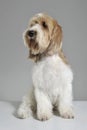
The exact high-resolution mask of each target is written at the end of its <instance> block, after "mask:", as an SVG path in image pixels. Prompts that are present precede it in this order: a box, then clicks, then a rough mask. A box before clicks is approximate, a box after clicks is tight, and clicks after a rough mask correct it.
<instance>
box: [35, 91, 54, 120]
mask: <svg viewBox="0 0 87 130" xmlns="http://www.w3.org/2000/svg"><path fill="white" fill-rule="evenodd" d="M35 97H36V102H37V118H38V119H39V120H42V121H44V120H48V119H50V118H51V116H52V104H51V102H50V100H49V98H48V96H47V95H46V94H45V93H44V92H43V91H42V90H40V89H35Z"/></svg>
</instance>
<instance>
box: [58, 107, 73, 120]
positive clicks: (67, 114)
mask: <svg viewBox="0 0 87 130" xmlns="http://www.w3.org/2000/svg"><path fill="white" fill-rule="evenodd" d="M60 116H61V117H63V118H66V119H70V118H74V112H73V110H72V109H68V110H67V111H61V112H60Z"/></svg>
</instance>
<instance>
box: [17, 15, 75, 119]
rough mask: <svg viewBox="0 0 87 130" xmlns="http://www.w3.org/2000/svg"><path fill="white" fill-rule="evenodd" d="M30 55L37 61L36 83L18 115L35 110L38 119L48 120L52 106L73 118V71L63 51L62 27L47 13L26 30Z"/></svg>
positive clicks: (26, 40) (35, 67) (32, 21)
mask: <svg viewBox="0 0 87 130" xmlns="http://www.w3.org/2000/svg"><path fill="white" fill-rule="evenodd" d="M23 38H24V44H25V45H26V46H27V47H28V49H29V57H30V58H31V59H32V60H34V61H35V65H34V68H33V72H32V81H33V86H32V88H31V91H30V93H29V94H28V95H27V96H25V97H24V99H23V102H22V104H21V105H20V107H19V109H18V117H19V118H27V117H29V116H30V115H32V112H33V110H36V115H37V119H39V120H48V119H50V118H51V117H52V115H53V109H56V110H57V111H58V112H59V115H60V116H61V117H63V118H73V117H74V113H73V110H72V80H73V73H72V71H71V68H70V66H69V64H68V62H67V60H66V57H65V56H64V54H63V51H62V28H61V26H60V25H59V24H58V23H57V21H56V20H54V19H53V18H52V17H50V16H48V15H47V14H42V13H40V14H37V15H35V16H34V17H33V18H32V19H31V20H30V22H29V26H28V28H27V30H26V31H25V32H24V34H23Z"/></svg>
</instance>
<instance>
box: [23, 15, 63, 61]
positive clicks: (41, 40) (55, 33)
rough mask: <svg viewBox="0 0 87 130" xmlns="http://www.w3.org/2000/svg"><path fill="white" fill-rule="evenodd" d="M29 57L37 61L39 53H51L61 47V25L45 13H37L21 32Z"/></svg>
mask: <svg viewBox="0 0 87 130" xmlns="http://www.w3.org/2000/svg"><path fill="white" fill-rule="evenodd" d="M23 38H24V43H25V45H26V46H27V47H28V48H29V57H30V58H32V59H34V60H35V61H37V60H38V59H39V58H40V56H41V55H43V54H44V55H53V54H54V53H57V52H58V50H60V49H61V47H62V29H61V26H60V25H59V24H58V23H57V22H56V20H54V19H53V18H52V17H50V16H48V15H47V14H42V13H40V14H37V15H35V16H34V17H33V18H32V19H31V20H30V22H29V26H28V28H27V30H26V31H25V32H24V34H23Z"/></svg>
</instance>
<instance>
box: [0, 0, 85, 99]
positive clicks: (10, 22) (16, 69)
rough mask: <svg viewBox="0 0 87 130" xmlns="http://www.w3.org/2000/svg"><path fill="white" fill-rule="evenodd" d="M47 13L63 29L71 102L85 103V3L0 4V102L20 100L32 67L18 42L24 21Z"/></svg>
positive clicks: (20, 0)
mask: <svg viewBox="0 0 87 130" xmlns="http://www.w3.org/2000/svg"><path fill="white" fill-rule="evenodd" d="M39 12H47V13H48V14H49V15H51V16H52V17H54V18H55V19H57V20H58V21H59V23H60V25H61V26H62V28H63V35H64V37H63V49H64V52H65V55H66V56H67V58H68V60H69V62H70V64H71V66H72V68H73V72H74V82H73V92H74V99H76V100H77V99H78V100H86V99H87V81H86V80H87V1H86V0H0V100H21V98H22V96H23V95H24V94H26V93H27V92H28V89H29V87H30V86H31V84H32V83H31V68H32V65H33V63H32V62H31V60H28V59H27V56H28V50H27V49H26V48H25V46H24V44H23V40H22V33H23V31H24V30H25V29H26V27H27V24H28V20H29V18H31V16H33V15H34V14H36V13H39Z"/></svg>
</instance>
